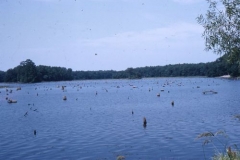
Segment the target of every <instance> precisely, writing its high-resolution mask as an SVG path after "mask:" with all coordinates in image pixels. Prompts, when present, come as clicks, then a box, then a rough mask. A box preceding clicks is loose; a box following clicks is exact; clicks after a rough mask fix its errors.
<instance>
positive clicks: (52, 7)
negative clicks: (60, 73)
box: [0, 0, 219, 71]
mask: <svg viewBox="0 0 240 160" xmlns="http://www.w3.org/2000/svg"><path fill="white" fill-rule="evenodd" d="M0 6H1V8H2V10H1V11H0V28H1V30H0V33H1V36H0V43H1V48H0V55H1V59H0V70H2V71H6V70H7V69H10V68H14V67H16V66H17V65H19V64H20V62H21V61H25V60H26V59H31V60H32V61H33V62H34V63H35V64H36V65H46V66H59V67H66V68H72V69H73V70H74V71H76V70H79V71H80V70H83V71H97V70H116V71H120V70H125V69H127V68H129V67H133V68H136V67H145V66H164V65H168V64H179V63H180V64H182V63H201V62H203V63H206V62H211V61H214V60H216V59H217V58H218V57H219V55H216V54H213V53H212V52H206V51H205V50H204V48H205V47H204V39H203V38H202V37H201V35H202V32H203V28H202V26H201V25H199V24H198V23H197V21H196V17H197V16H198V15H200V14H204V13H206V10H207V9H208V5H207V2H206V1H203V0H169V1H158V0H150V1H137V0H118V1H111V0H81V1H80V0H68V1H66V0H12V1H8V0H3V1H1V2H0Z"/></svg>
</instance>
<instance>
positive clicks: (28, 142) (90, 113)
mask: <svg viewBox="0 0 240 160" xmlns="http://www.w3.org/2000/svg"><path fill="white" fill-rule="evenodd" d="M1 85H7V86H9V88H8V90H10V89H12V93H9V91H8V92H6V89H5V88H0V92H1V93H0V117H1V123H0V159H24V160H33V159H34V160H38V159H39V160H40V159H41V160H42V159H67V160H75V159H93V160H94V159H98V160H101V159H109V160H113V159H116V158H117V156H119V155H122V156H124V157H125V158H126V159H133V160H134V159H144V160H148V159H149V160H150V159H153V160H162V159H165V160H168V159H171V160H173V159H174V160H175V159H204V153H205V156H206V157H207V159H210V157H211V156H213V155H214V153H216V149H218V151H223V147H224V145H223V144H220V143H219V142H218V141H217V139H216V138H215V137H214V138H215V139H213V142H212V143H209V144H207V145H205V146H204V150H205V152H203V147H202V144H203V141H204V139H197V138H196V137H197V136H198V135H199V134H200V133H203V132H207V131H209V132H213V133H215V132H217V131H218V130H224V131H226V134H227V135H228V138H224V137H223V136H221V135H219V136H218V137H217V138H218V139H219V140H220V141H222V142H223V143H224V144H227V145H234V144H236V145H237V146H238V147H239V148H240V138H239V137H240V120H239V119H237V118H234V115H237V114H240V103H239V102H240V99H239V98H240V97H239V96H240V81H235V80H226V79H216V78H154V79H140V80H92V81H71V82H51V83H37V84H0V86H1ZM61 86H66V87H65V90H64V91H63V90H62V88H61ZM17 87H21V90H19V91H16V88H17ZM206 90H213V91H216V92H218V93H217V94H207V95H204V94H203V91H206ZM96 93H97V94H96ZM158 93H160V97H158V96H157V94H158ZM7 94H8V95H7ZM63 96H66V97H67V100H66V101H64V100H63ZM6 97H9V98H11V99H14V100H17V103H12V104H9V103H7V100H6ZM172 101H174V106H172V105H171V102H172ZM132 111H133V112H134V113H133V114H132ZM26 112H27V114H26ZM143 117H146V119H147V126H146V127H145V128H144V127H143ZM34 130H36V132H37V133H36V135H34ZM213 144H214V145H215V147H214V145H213Z"/></svg>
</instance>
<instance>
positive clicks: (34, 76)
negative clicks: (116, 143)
mask: <svg viewBox="0 0 240 160" xmlns="http://www.w3.org/2000/svg"><path fill="white" fill-rule="evenodd" d="M227 59H228V58H227V55H225V56H222V57H220V58H218V59H217V60H216V61H214V62H209V63H198V64H175V65H166V66H150V67H141V68H127V69H126V70H124V71H113V70H109V71H72V69H70V68H69V69H66V68H64V67H50V66H43V65H39V66H36V65H35V64H34V62H32V61H31V60H30V59H27V60H26V61H23V62H21V63H20V65H18V66H17V67H15V68H13V69H9V70H7V72H3V71H0V82H21V83H34V82H42V81H67V80H85V79H120V78H123V79H124V78H129V79H136V78H142V77H187V76H207V77H218V76H222V75H227V74H230V75H231V76H234V77H237V76H239V75H240V72H239V70H238V65H237V64H231V63H227Z"/></svg>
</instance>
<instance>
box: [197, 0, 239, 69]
mask: <svg viewBox="0 0 240 160" xmlns="http://www.w3.org/2000/svg"><path fill="white" fill-rule="evenodd" d="M207 2H208V4H209V9H208V11H207V13H206V14H205V15H200V16H199V17H198V18H197V20H198V23H199V24H201V25H202V26H203V27H204V29H205V30H204V32H203V37H204V39H205V46H206V50H213V51H214V52H215V53H217V54H221V55H224V54H225V55H227V57H228V61H229V63H231V64H232V65H233V66H234V67H238V70H240V32H239V31H240V1H239V0H220V1H217V0H207ZM238 72H239V71H238Z"/></svg>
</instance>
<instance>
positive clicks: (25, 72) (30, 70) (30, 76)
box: [16, 59, 37, 83]
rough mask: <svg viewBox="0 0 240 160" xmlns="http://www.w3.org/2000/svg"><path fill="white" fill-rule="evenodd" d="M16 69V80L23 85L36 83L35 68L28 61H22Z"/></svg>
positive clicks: (30, 61)
mask: <svg viewBox="0 0 240 160" xmlns="http://www.w3.org/2000/svg"><path fill="white" fill-rule="evenodd" d="M16 69H17V73H18V75H17V80H18V81H19V82H23V83H33V82H36V81H37V68H36V65H35V64H34V62H33V61H32V60H30V59H27V60H26V61H22V62H21V63H20V65H19V66H17V67H16Z"/></svg>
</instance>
